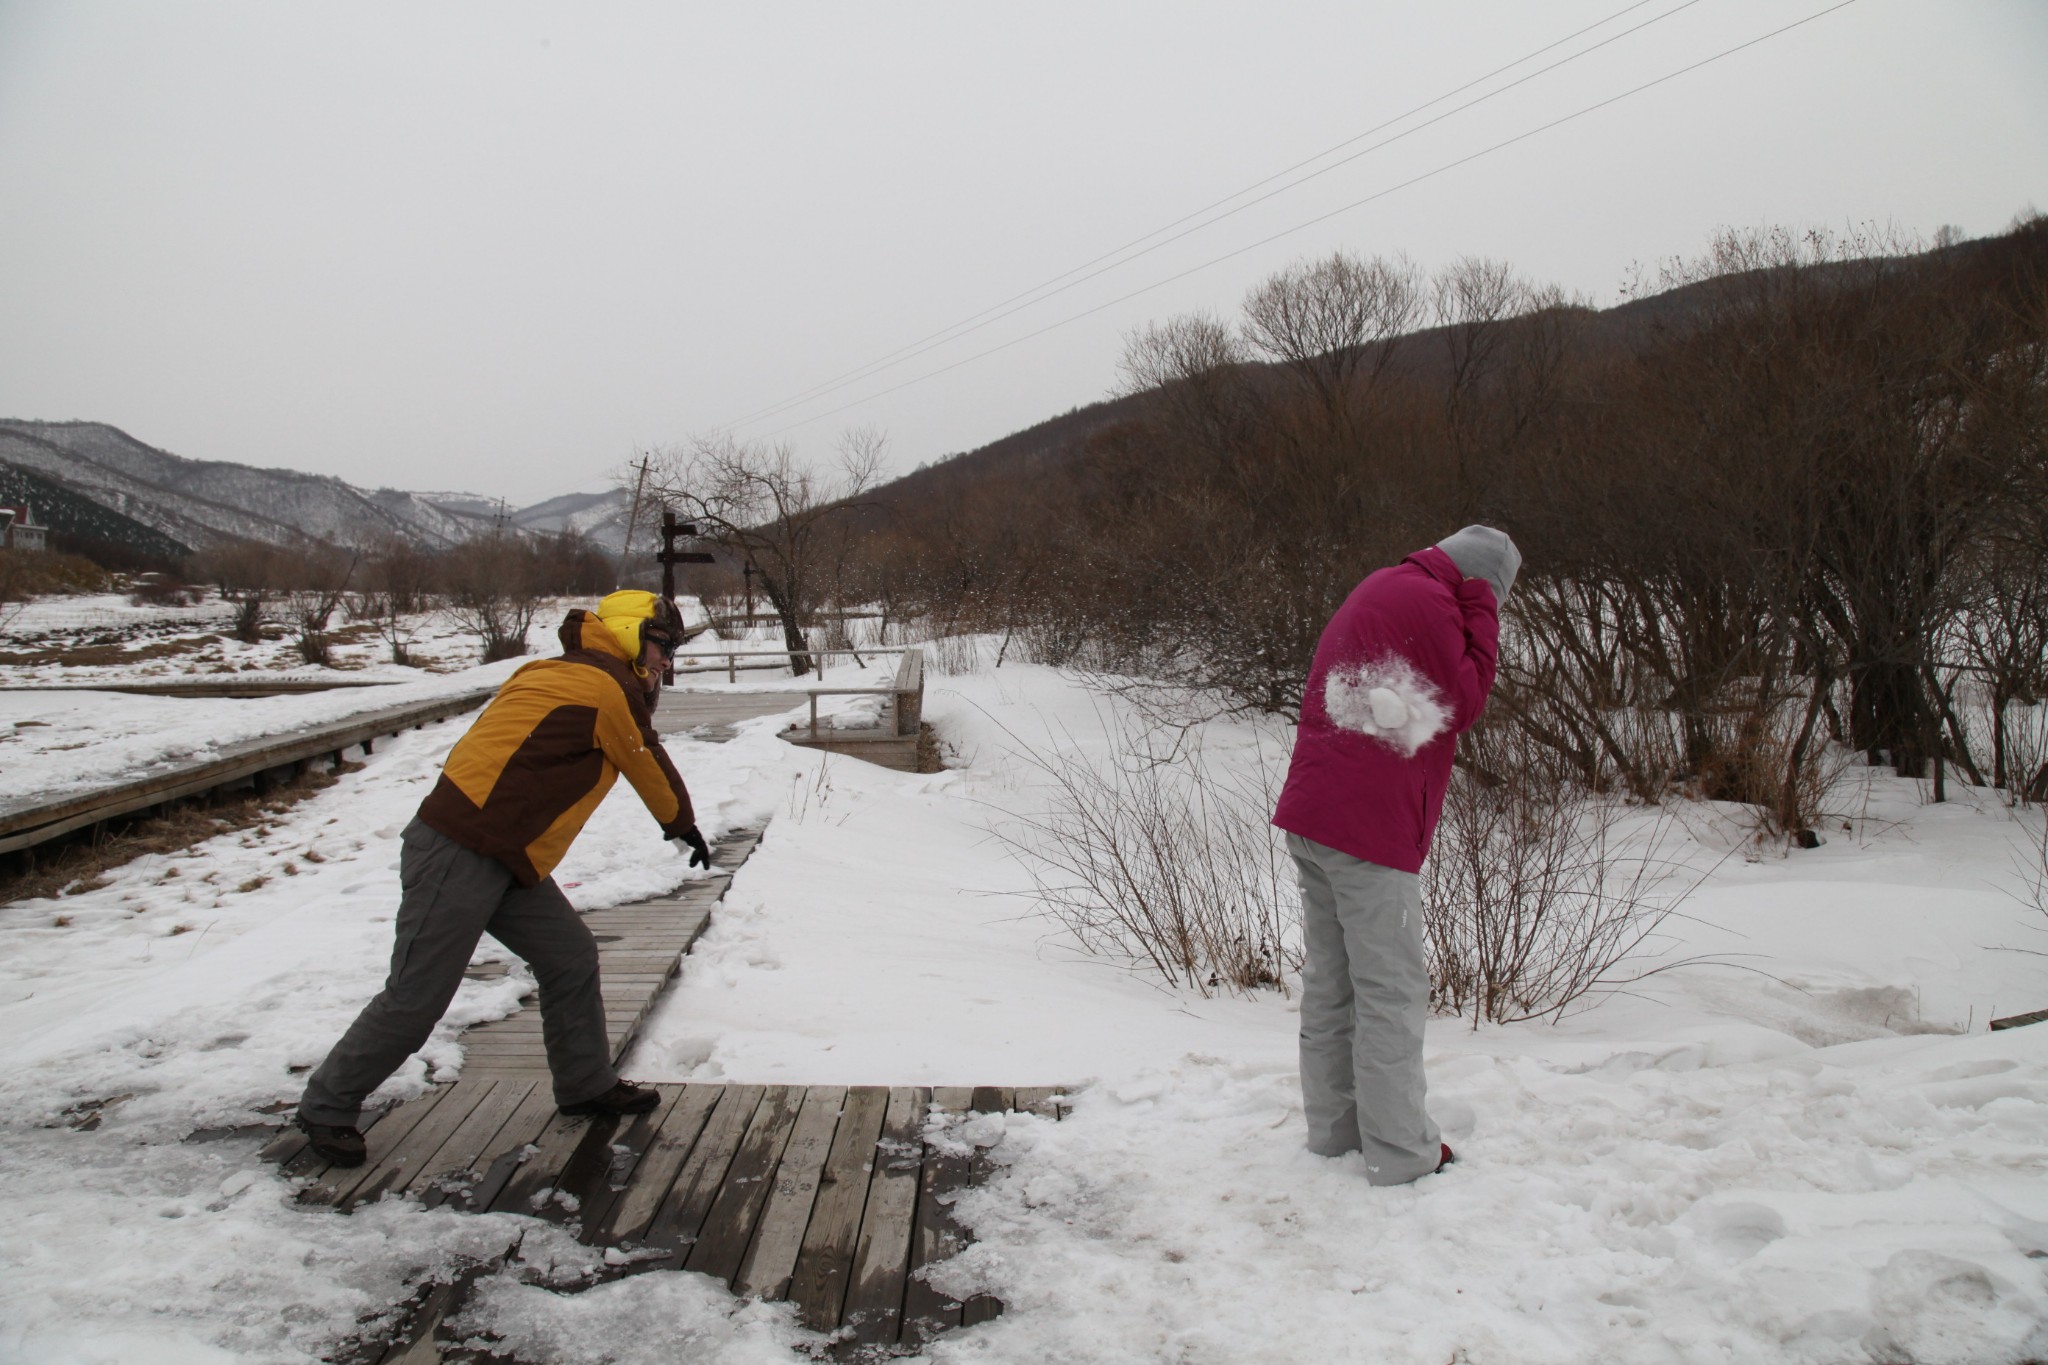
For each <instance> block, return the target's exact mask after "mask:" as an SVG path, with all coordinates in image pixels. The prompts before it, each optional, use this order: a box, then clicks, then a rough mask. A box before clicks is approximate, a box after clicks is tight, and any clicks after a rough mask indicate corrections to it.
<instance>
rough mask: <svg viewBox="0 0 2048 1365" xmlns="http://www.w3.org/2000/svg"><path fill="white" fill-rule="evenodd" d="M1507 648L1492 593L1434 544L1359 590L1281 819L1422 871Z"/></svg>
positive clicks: (1314, 682) (1315, 691) (1343, 612)
mask: <svg viewBox="0 0 2048 1365" xmlns="http://www.w3.org/2000/svg"><path fill="white" fill-rule="evenodd" d="M1499 652H1500V608H1499V606H1498V604H1497V603H1495V602H1494V600H1493V589H1492V588H1491V587H1489V586H1488V585H1487V583H1486V582H1485V580H1484V579H1478V578H1474V579H1470V580H1467V579H1465V578H1464V576H1463V575H1462V574H1461V573H1459V571H1458V566H1457V565H1456V564H1455V563H1453V562H1452V560H1451V557H1450V556H1449V555H1447V554H1445V553H1444V552H1443V551H1442V550H1439V549H1437V548H1436V547H1435V546H1431V547H1430V548H1429V549H1427V550H1420V551H1417V552H1416V553H1415V554H1412V555H1409V556H1408V558H1406V559H1404V560H1402V561H1401V562H1400V563H1399V564H1396V565H1394V566H1393V567H1392V568H1387V569H1381V570H1379V571H1378V572H1376V573H1374V574H1372V575H1371V576H1370V577H1368V578H1367V579H1366V580H1365V581H1364V582H1363V583H1360V584H1359V585H1358V586H1357V587H1356V588H1354V589H1352V591H1351V596H1349V597H1347V598H1346V599H1344V605H1343V606H1341V607H1339V608H1338V609H1337V614H1336V615H1335V616H1332V617H1331V618H1330V624H1329V625H1327V626H1325V627H1323V638H1322V639H1321V640H1320V641H1319V642H1317V644H1316V657H1315V662H1314V664H1313V665H1311V667H1310V668H1309V673H1308V689H1307V692H1306V693H1305V695H1304V696H1303V697H1302V700H1301V728H1300V729H1299V731H1297V733H1296V735H1295V740H1294V761H1293V763H1292V764H1291V765H1290V766H1289V768H1288V770H1287V785H1286V786H1285V787H1284V788H1282V789H1281V792H1280V805H1279V808H1278V809H1277V810H1275V811H1274V812H1273V823H1274V824H1276V825H1278V826H1279V827H1280V828H1281V829H1284V830H1287V831H1288V832H1289V833H1293V834H1299V835H1301V836H1302V837H1303V838H1304V839H1313V840H1314V841H1315V842H1317V843H1319V844H1324V845H1327V846H1328V847H1330V848H1334V849H1336V850H1338V851H1339V852H1342V853H1349V854H1350V855H1351V856H1352V857H1354V858H1363V859H1364V860H1365V861H1367V862H1369V863H1378V864H1379V865H1380V866H1382V867H1391V868H1395V869H1397V870H1398V871H1402V872H1419V871H1420V870H1421V869H1422V860H1423V858H1425V857H1426V856H1428V854H1429V841H1430V837H1431V836H1432V835H1434V834H1435V833H1436V822H1437V819H1438V817H1439V816H1440V815H1441V814H1442V813H1443V805H1444V787H1445V785H1446V784H1447V783H1448V782H1449V781H1450V776H1451V757H1452V754H1453V752H1454V751H1455V749H1456V747H1457V739H1458V736H1459V735H1460V734H1461V733H1463V732H1464V731H1465V730H1467V729H1470V728H1471V726H1472V723H1473V722H1474V721H1476V720H1478V719H1479V713H1480V712H1481V711H1484V710H1485V709H1486V697H1487V694H1488V693H1489V692H1491V691H1492V690H1493V675H1494V667H1495V663H1496V660H1497V658H1498V656H1499Z"/></svg>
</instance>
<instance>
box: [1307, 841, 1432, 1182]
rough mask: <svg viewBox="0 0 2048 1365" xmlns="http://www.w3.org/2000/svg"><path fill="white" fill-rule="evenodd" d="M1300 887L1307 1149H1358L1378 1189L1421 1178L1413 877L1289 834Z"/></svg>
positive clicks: (1418, 905)
mask: <svg viewBox="0 0 2048 1365" xmlns="http://www.w3.org/2000/svg"><path fill="white" fill-rule="evenodd" d="M1287 851H1288V852H1289V853H1291V854H1293V855H1294V865H1295V871H1296V872H1297V874H1298V875H1299V877H1300V880H1301V919H1302V934H1303V938H1304V940H1305V946H1306V948H1307V956H1308V961H1307V964H1306V965H1305V966H1304V967H1303V969H1302V974H1301V1105H1302V1110H1303V1112H1304V1113H1305V1114H1306V1115H1307V1117H1308V1147H1309V1150H1310V1151H1312V1152H1316V1153H1318V1154H1320V1155H1322V1156H1341V1155H1343V1154H1344V1153H1345V1152H1355V1151H1363V1152H1364V1154H1365V1171H1366V1176H1367V1178H1368V1179H1370V1180H1371V1181H1372V1183H1373V1184H1375V1185H1403V1184H1406V1183H1407V1182H1409V1181H1411V1180H1414V1179H1417V1178H1418V1177H1421V1176H1425V1175H1428V1174H1429V1173H1430V1172H1431V1171H1433V1170H1435V1169H1436V1168H1437V1161H1438V1159H1439V1158H1440V1156H1441V1155H1442V1153H1441V1152H1440V1151H1439V1143H1440V1142H1441V1138H1440V1137H1439V1135H1438V1133H1437V1127H1436V1125H1435V1124H1434V1123H1431V1122H1430V1120H1429V1111H1428V1110H1427V1109H1426V1108H1425V1107H1424V1105H1423V1096H1424V1092H1425V1090H1426V1089H1427V1083H1426V1081H1425V1080H1424V1078H1423V1074H1422V1026H1423V1023H1424V1021H1425V1020H1427V1019H1428V1017H1429V969H1428V967H1427V965H1426V964H1425V962H1424V960H1423V952H1422V890H1421V879H1420V878H1419V877H1417V876H1416V874H1414V873H1413V872H1399V871H1396V870H1395V869H1393V868H1391V867H1381V866H1380V865H1379V864H1377V863H1368V862H1365V861H1364V860H1362V859H1359V858H1354V857H1352V856H1351V855H1350V854H1348V853H1339V852H1338V851H1337V850H1336V849H1334V848H1328V847H1325V846H1324V845H1322V844H1319V843H1316V842H1315V841H1314V840H1313V839H1304V838H1302V837H1301V836H1300V835H1298V834H1290V835H1288V836H1287Z"/></svg>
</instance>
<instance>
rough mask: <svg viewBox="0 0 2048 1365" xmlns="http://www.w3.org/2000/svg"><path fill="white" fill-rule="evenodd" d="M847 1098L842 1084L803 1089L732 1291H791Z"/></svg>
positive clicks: (769, 1294) (777, 1294)
mask: <svg viewBox="0 0 2048 1365" xmlns="http://www.w3.org/2000/svg"><path fill="white" fill-rule="evenodd" d="M845 1104H846V1088H845V1087H844V1086H837V1085H814V1086H811V1087H809V1088H808V1089H807V1090H805V1092H804V1103H803V1110H802V1112H801V1113H799V1114H798V1115H797V1120H796V1127H795V1129H794V1130H793V1131H792V1132H791V1133H790V1137H789V1145H788V1146H786V1147H784V1148H783V1149H782V1161H781V1162H780V1164H778V1165H777V1166H776V1168H775V1180H774V1184H773V1188H772V1189H771V1190H770V1192H769V1195H768V1205H767V1207H766V1208H764V1209H763V1210H762V1211H761V1219H760V1226H759V1227H758V1228H757V1229H756V1230H755V1232H754V1241H753V1245H752V1246H750V1247H748V1248H747V1258H746V1261H745V1263H744V1264H742V1265H741V1267H740V1272H739V1274H738V1275H737V1276H736V1277H734V1279H733V1282H732V1287H733V1292H734V1293H736V1294H746V1295H751V1296H753V1297H755V1298H761V1299H786V1298H788V1297H789V1283H790V1279H791V1277H792V1276H794V1275H795V1274H796V1260H797V1256H798V1255H799V1254H800V1253H801V1252H802V1251H803V1247H804V1230H805V1229H806V1228H808V1227H809V1226H810V1223H811V1210H812V1208H813V1207H814V1206H815V1205H816V1204H817V1202H818V1179H819V1177H820V1176H821V1175H823V1174H824V1170H825V1158H826V1157H827V1156H828V1155H830V1154H831V1151H832V1134H833V1133H834V1132H836V1131H837V1130H838V1128H839V1113H840V1110H841V1109H842V1108H844V1107H845Z"/></svg>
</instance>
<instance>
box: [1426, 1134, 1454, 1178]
mask: <svg viewBox="0 0 2048 1365" xmlns="http://www.w3.org/2000/svg"><path fill="white" fill-rule="evenodd" d="M1437 1145H1438V1146H1440V1147H1442V1148H1443V1149H1444V1154H1443V1159H1442V1160H1440V1161H1438V1162H1437V1163H1436V1169H1437V1171H1440V1170H1442V1169H1443V1168H1444V1167H1446V1166H1449V1165H1452V1164H1453V1163H1455V1162H1456V1161H1457V1159H1458V1156H1457V1153H1455V1152H1453V1151H1452V1150H1451V1144H1450V1143H1448V1142H1442V1143H1438V1144H1437ZM1430 1174H1431V1175H1435V1174H1436V1171H1431V1172H1430Z"/></svg>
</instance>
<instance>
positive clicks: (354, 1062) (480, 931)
mask: <svg viewBox="0 0 2048 1365" xmlns="http://www.w3.org/2000/svg"><path fill="white" fill-rule="evenodd" d="M399 843H400V852H399V857H398V881H399V887H400V897H399V902H398V925H397V942H396V943H395V944H394V945H393V946H392V949H391V975H390V976H389V977H387V978H385V981H384V989H383V990H382V991H380V992H379V993H378V995H377V998H376V999H374V1000H372V1001H371V1002H370V1003H369V1004H368V1005H365V1006H364V1007H363V1012H362V1013H361V1014H359V1015H357V1016H356V1021H355V1023H353V1024H351V1025H349V1028H348V1032H347V1033H345V1034H343V1035H342V1038H341V1041H340V1042H338V1043H336V1044H335V1045H334V1050H333V1051H332V1052H330V1053H328V1054H327V1060H326V1061H324V1062H322V1063H320V1067H319V1069H318V1070H317V1071H315V1072H314V1073H313V1075H312V1077H311V1078H310V1079H309V1080H308V1081H307V1082H306V1093H305V1095H304V1096H302V1097H301V1098H300V1100H299V1114H300V1115H301V1116H302V1117H303V1118H305V1119H306V1120H307V1121H308V1122H311V1123H327V1124H336V1125H340V1124H353V1123H355V1122H356V1120H357V1118H358V1117H359V1116H360V1115H361V1113H362V1108H363V1100H364V1099H365V1098H366V1097H367V1096H368V1095H369V1093H370V1092H371V1091H372V1090H375V1089H376V1088H377V1087H378V1086H380V1085H382V1084H383V1083H384V1078H385V1077H387V1076H389V1075H390V1074H391V1073H392V1072H394V1071H396V1070H398V1068H399V1066H400V1065H401V1064H403V1063H404V1061H405V1059H406V1058H408V1057H410V1056H412V1054H413V1053H415V1052H417V1051H419V1049H420V1047H421V1045H422V1044H424V1043H425V1042H426V1041H427V1036H428V1035H429V1034H431V1033H432V1032H433V1031H434V1025H435V1024H437V1023H439V1022H440V1020H441V1016H442V1015H443V1014H446V1013H447V1012H448V1003H449V1001H451V1000H453V999H454V998H455V991H456V988H457V987H459V986H460V985H461V984H462V974H463V972H464V971H465V970H467V969H468V967H469V957H470V954H471V953H473V952H475V951H476V945H477V940H478V939H479V938H481V937H482V936H483V935H484V934H486V933H488V934H490V936H491V937H492V938H494V939H496V940H498V942H500V943H502V944H504V945H505V946H506V947H507V948H510V949H511V950H512V951H513V952H515V953H517V954H519V956H520V957H522V958H524V959H525V960H526V962H527V964H528V965H529V966H531V967H532V968H533V975H534V979H535V980H536V981H537V982H538V983H539V984H540V1022H541V1040H542V1042H543V1043H544V1044H545V1046H546V1048H547V1054H548V1070H549V1071H550V1072H551V1073H552V1074H553V1076H554V1082H555V1103H556V1104H577V1103H580V1102H581V1101H583V1100H587V1099H592V1098H595V1097H596V1096H598V1095H602V1094H603V1093H604V1092H605V1091H607V1090H609V1089H611V1088H612V1086H613V1085H614V1084H616V1083H617V1081H618V1079H619V1075H618V1072H616V1071H614V1070H613V1069H612V1061H611V1042H610V1040H609V1039H608V1038H607V1037H606V1036H605V1028H604V996H603V994H602V993H601V991H600V989H599V985H598V979H597V940H596V939H595V938H593V937H592V936H591V933H590V930H589V929H587V928H585V927H584V924H583V921H582V920H581V919H580V918H578V917H577V914H576V911H575V910H574V909H573V908H572V907H571V906H570V904H569V900H568V898H567V897H566V896H564V895H563V894H562V891H561V888H560V887H558V886H556V885H555V881H554V878H552V877H549V878H547V879H546V880H544V881H542V882H541V883H540V884H539V885H538V886H527V887H522V886H520V885H519V883H518V882H517V881H515V880H514V879H513V877H512V873H511V872H510V871H509V870H508V869H507V868H506V867H505V865H504V864H503V863H501V862H499V861H498V860H497V859H495V858H486V857H484V856H483V855H482V854H481V853H472V852H470V851H469V850H468V849H466V848H464V847H463V846H462V845H460V844H458V843H456V842H455V841H454V840H453V839H450V838H448V837H447V836H446V835H443V834H440V833H438V832H436V831H435V830H433V829H430V828H428V827H427V826H426V825H425V824H423V823H421V822H420V821H419V820H418V819H417V818H416V819H414V820H413V822H412V823H411V824H409V825H407V826H406V827H405V833H404V835H403V836H402V837H401V838H400V841H399Z"/></svg>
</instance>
